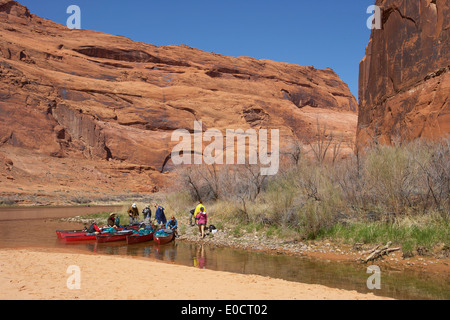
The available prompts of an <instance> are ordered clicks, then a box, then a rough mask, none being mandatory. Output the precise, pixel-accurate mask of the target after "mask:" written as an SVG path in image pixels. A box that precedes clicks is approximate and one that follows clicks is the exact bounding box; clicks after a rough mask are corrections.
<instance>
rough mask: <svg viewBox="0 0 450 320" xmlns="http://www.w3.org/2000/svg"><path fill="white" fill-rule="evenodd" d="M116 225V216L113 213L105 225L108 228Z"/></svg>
mask: <svg viewBox="0 0 450 320" xmlns="http://www.w3.org/2000/svg"><path fill="white" fill-rule="evenodd" d="M115 223H116V214H115V213H114V212H113V213H111V214H110V215H109V218H108V221H106V225H107V226H108V227H114V225H115Z"/></svg>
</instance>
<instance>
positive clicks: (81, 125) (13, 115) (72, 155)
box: [0, 0, 357, 193]
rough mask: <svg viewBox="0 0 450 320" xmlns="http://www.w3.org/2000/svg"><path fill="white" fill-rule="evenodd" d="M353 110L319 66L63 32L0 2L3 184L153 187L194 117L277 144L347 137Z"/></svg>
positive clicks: (342, 89) (342, 87) (339, 85)
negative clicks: (275, 139) (319, 134)
mask: <svg viewBox="0 0 450 320" xmlns="http://www.w3.org/2000/svg"><path fill="white" fill-rule="evenodd" d="M356 112H357V103H356V100H355V98H354V97H353V96H352V95H351V93H350V91H349V89H348V86H347V85H346V84H345V83H344V82H343V81H342V80H341V79H340V78H339V77H338V75H337V74H336V73H335V72H334V71H333V70H331V69H328V68H327V69H323V70H318V69H315V68H313V67H303V66H299V65H293V64H288V63H279V62H274V61H269V60H256V59H253V58H250V57H227V56H223V55H220V54H215V53H208V52H204V51H201V50H198V49H194V48H190V47H187V46H184V45H182V46H166V47H156V46H153V45H150V44H145V43H140V42H134V41H132V40H130V39H127V38H125V37H120V36H113V35H109V34H104V33H100V32H95V31H89V30H70V29H68V28H67V27H66V26H63V25H60V24H57V23H54V22H52V21H49V20H46V19H42V18H40V17H38V16H35V15H32V14H30V12H29V11H28V9H27V8H25V7H23V6H21V5H20V4H18V3H17V2H15V1H8V0H0V154H1V153H3V154H4V156H5V157H7V158H8V159H11V161H12V162H13V163H14V165H12V166H10V167H11V168H9V169H8V172H4V173H3V174H2V175H0V184H2V185H3V186H4V187H5V188H6V189H8V188H9V189H8V190H16V191H15V192H19V191H17V188H18V187H19V188H22V189H23V188H24V185H27V184H28V185H32V186H33V187H30V188H29V190H32V189H39V188H42V189H44V187H43V186H45V187H46V188H47V189H48V188H49V186H50V185H53V189H52V192H55V193H57V192H58V190H59V191H61V190H62V189H64V188H66V189H64V190H69V189H68V188H72V189H70V190H69V191H70V192H76V191H77V190H78V189H77V188H79V189H82V190H84V191H86V192H89V191H91V190H93V188H97V190H98V192H108V193H114V192H115V193H121V192H123V191H124V190H128V191H130V192H150V191H152V190H155V189H156V188H158V187H159V186H160V185H161V184H163V183H164V175H162V174H160V172H161V171H163V170H167V169H168V168H169V169H170V167H171V164H170V161H169V162H168V163H166V160H167V159H168V155H169V154H170V152H171V149H172V147H173V146H174V145H175V143H174V142H171V141H170V140H171V134H172V132H173V130H175V129H183V128H186V129H188V130H190V131H192V129H193V124H194V120H202V121H203V126H204V129H207V128H212V127H213V128H217V129H219V130H221V131H222V132H225V129H227V128H230V129H237V128H242V129H244V130H245V129H248V128H277V129H280V140H281V143H282V144H284V145H286V144H288V143H289V142H290V141H292V140H293V139H298V138H307V137H314V130H315V127H316V121H317V120H318V121H319V123H320V124H322V125H326V126H327V128H328V129H329V130H330V132H333V133H334V134H336V135H341V134H342V135H343V137H344V139H347V140H349V141H350V140H353V138H354V135H355V132H356ZM33 155H34V156H33ZM33 159H34V161H35V163H34V162H33ZM44 164H45V165H44ZM6 166H7V165H5V168H6ZM0 167H2V165H1V164H0ZM44 172H46V174H44ZM92 176H94V177H95V178H94V179H93V180H92V181H91V179H90V177H92ZM8 177H9V179H8ZM77 181H78V182H77ZM79 181H82V183H80V182H79ZM61 186H62V187H61ZM60 189H61V190H60ZM11 192H14V191H11Z"/></svg>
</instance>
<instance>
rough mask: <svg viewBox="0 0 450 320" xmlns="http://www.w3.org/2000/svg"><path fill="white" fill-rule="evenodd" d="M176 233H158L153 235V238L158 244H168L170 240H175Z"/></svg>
mask: <svg viewBox="0 0 450 320" xmlns="http://www.w3.org/2000/svg"><path fill="white" fill-rule="evenodd" d="M173 237H174V234H173V233H170V234H168V235H167V236H158V235H153V240H154V241H155V242H156V243H157V244H166V243H169V242H170V241H172V240H173Z"/></svg>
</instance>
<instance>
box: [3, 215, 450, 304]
mask: <svg viewBox="0 0 450 320" xmlns="http://www.w3.org/2000/svg"><path fill="white" fill-rule="evenodd" d="M80 227H82V225H74V224H73V223H67V222H59V221H52V220H28V221H26V222H25V223H24V222H20V221H0V247H10V248H11V247H13V248H20V247H22V248H29V247H50V248H54V247H58V248H60V249H61V248H63V249H65V250H68V251H73V250H77V251H89V252H95V253H99V254H108V255H130V256H136V257H145V258H148V259H152V260H160V261H165V262H170V263H176V264H181V265H186V266H191V267H195V268H200V269H211V270H219V271H227V272H234V273H244V274H257V275H262V276H267V277H272V278H279V279H285V280H289V281H297V282H302V283H312V284H322V285H325V286H329V287H335V288H340V289H346V290H356V291H358V292H363V293H368V292H372V293H374V294H377V295H381V296H388V297H394V298H399V299H450V280H449V279H448V278H446V277H444V278H442V277H441V278H440V277H437V276H434V275H427V274H423V273H415V272H411V271H408V272H406V271H403V272H396V271H393V270H383V269H382V270H381V271H382V274H381V277H382V278H381V290H369V289H367V286H366V281H367V278H368V277H369V275H368V274H367V273H366V266H364V265H357V264H355V263H333V262H326V261H319V260H312V259H307V258H302V257H292V256H286V255H269V254H265V253H261V252H251V251H244V250H235V249H230V248H217V247H212V246H208V245H202V244H196V243H186V242H182V241H177V240H176V241H173V242H170V243H168V244H165V245H158V244H156V243H155V242H154V241H149V242H144V243H137V244H133V245H129V246H128V245H127V244H126V242H125V241H119V242H111V243H99V244H98V243H96V242H95V241H89V242H78V243H65V242H64V241H62V240H58V239H57V238H56V233H55V231H56V230H64V229H77V228H80Z"/></svg>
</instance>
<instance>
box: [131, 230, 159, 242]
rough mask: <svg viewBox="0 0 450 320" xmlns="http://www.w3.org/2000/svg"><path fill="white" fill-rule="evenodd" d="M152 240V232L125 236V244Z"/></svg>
mask: <svg viewBox="0 0 450 320" xmlns="http://www.w3.org/2000/svg"><path fill="white" fill-rule="evenodd" d="M151 240H153V232H150V233H148V234H139V233H136V234H131V235H128V236H127V244H134V243H141V242H146V241H151Z"/></svg>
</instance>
